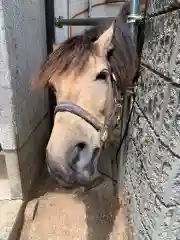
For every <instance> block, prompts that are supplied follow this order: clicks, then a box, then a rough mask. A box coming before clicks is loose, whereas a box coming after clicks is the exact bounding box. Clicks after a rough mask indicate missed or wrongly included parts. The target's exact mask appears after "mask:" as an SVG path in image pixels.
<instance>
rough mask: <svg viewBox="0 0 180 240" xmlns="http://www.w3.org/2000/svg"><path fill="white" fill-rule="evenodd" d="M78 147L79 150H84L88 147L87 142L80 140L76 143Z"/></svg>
mask: <svg viewBox="0 0 180 240" xmlns="http://www.w3.org/2000/svg"><path fill="white" fill-rule="evenodd" d="M76 147H77V148H78V150H80V151H82V150H83V149H84V148H85V147H86V144H85V143H84V142H80V143H78V144H77V145H76Z"/></svg>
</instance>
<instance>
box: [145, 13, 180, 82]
mask: <svg viewBox="0 0 180 240" xmlns="http://www.w3.org/2000/svg"><path fill="white" fill-rule="evenodd" d="M179 26H180V10H177V11H173V12H170V13H167V14H163V15H159V16H157V17H155V18H152V19H150V20H148V21H147V22H146V31H145V36H146V37H145V38H146V39H145V44H144V49H143V61H144V62H145V63H146V64H148V65H150V66H151V67H152V68H153V69H155V70H157V71H159V72H160V73H162V74H164V75H165V76H168V77H170V78H172V79H173V81H174V82H177V83H180V72H179V69H180V68H179V64H180V61H179V58H180V48H179V41H180V35H179V31H180V30H179Z"/></svg>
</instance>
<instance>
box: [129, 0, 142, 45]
mask: <svg viewBox="0 0 180 240" xmlns="http://www.w3.org/2000/svg"><path fill="white" fill-rule="evenodd" d="M141 18H142V17H141V14H140V1H139V0H131V5H130V15H129V16H128V22H129V24H130V29H131V34H132V39H133V40H134V42H135V44H136V43H137V24H136V23H137V20H141Z"/></svg>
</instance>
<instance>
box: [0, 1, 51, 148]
mask: <svg viewBox="0 0 180 240" xmlns="http://www.w3.org/2000/svg"><path fill="white" fill-rule="evenodd" d="M1 5H2V7H1V9H3V10H1V17H2V21H1V23H2V26H1V36H2V37H3V38H1V39H0V46H1V50H2V51H1V55H2V59H1V61H0V62H2V64H1V69H2V71H1V75H0V76H1V89H3V90H2V91H1V92H2V94H1V98H2V100H3V101H1V109H2V110H1V113H2V114H1V118H0V123H1V125H0V129H1V135H0V141H1V143H2V147H3V148H4V149H6V150H7V149H8V150H9V149H11V150H12V149H15V148H19V147H20V146H22V145H23V144H24V143H25V141H26V140H27V138H28V136H29V134H30V133H31V132H32V131H33V129H34V128H35V127H36V125H37V124H38V123H39V121H41V120H42V118H43V117H44V115H45V113H46V112H47V92H44V91H39V92H34V91H33V90H32V89H31V84H30V83H31V78H32V77H33V74H36V73H37V71H38V69H39V67H40V65H41V64H42V61H43V60H44V58H45V56H46V34H45V14H44V2H43V1H26V2H23V1H20V0H16V1H13V2H9V1H2V0H1ZM3 56H5V58H4V57H3ZM4 59H5V60H6V61H5V60H4ZM3 78H7V80H8V81H7V83H6V81H5V79H3ZM3 93H4V94H3ZM6 112H7V113H6Z"/></svg>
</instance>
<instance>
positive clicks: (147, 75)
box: [136, 69, 180, 155]
mask: <svg viewBox="0 0 180 240" xmlns="http://www.w3.org/2000/svg"><path fill="white" fill-rule="evenodd" d="M136 96H137V101H138V104H139V105H140V108H141V109H142V110H143V112H144V114H145V115H146V117H147V118H148V120H149V121H150V123H151V126H152V127H153V128H154V130H155V132H156V133H157V134H158V135H159V136H160V138H161V140H162V141H163V142H164V143H165V144H166V145H167V146H168V147H169V148H170V149H171V150H172V151H174V152H175V153H176V154H178V155H180V150H179V148H178V146H179V144H180V142H179V141H180V140H179V139H180V121H179V119H180V104H179V103H180V90H179V89H177V88H176V87H174V86H171V85H168V84H167V82H166V81H164V79H163V78H160V77H159V76H157V75H156V74H154V73H153V72H151V71H149V70H148V69H145V70H144V71H143V72H142V74H141V77H140V79H139V85H138V90H137V94H136Z"/></svg>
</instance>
